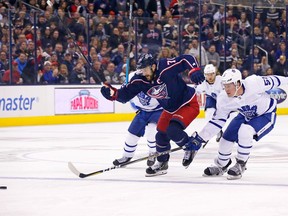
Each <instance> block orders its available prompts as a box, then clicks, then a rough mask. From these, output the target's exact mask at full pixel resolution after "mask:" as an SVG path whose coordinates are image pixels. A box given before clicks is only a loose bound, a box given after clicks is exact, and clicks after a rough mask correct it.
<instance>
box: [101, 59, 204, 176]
mask: <svg viewBox="0 0 288 216" xmlns="http://www.w3.org/2000/svg"><path fill="white" fill-rule="evenodd" d="M137 67H138V72H137V73H136V75H135V76H134V77H133V78H132V79H131V80H130V81H129V83H127V84H126V85H124V86H122V88H120V89H116V88H114V87H112V86H111V85H106V86H103V87H102V88H101V93H102V95H103V96H104V97H105V98H107V99H109V100H117V101H119V102H122V103H126V102H128V101H129V100H131V99H132V98H133V97H134V96H135V95H137V94H138V93H140V92H141V91H142V92H144V93H145V94H147V95H149V96H150V97H152V98H156V99H157V100H158V102H159V104H160V105H161V106H162V107H163V109H164V110H163V112H162V114H161V116H160V119H159V121H158V124H157V131H158V132H157V134H156V150H157V152H164V151H167V150H170V148H171V146H170V140H172V141H174V142H175V143H176V144H177V145H178V146H181V147H182V146H184V145H185V144H187V143H189V142H190V137H189V136H188V135H187V133H186V132H185V131H184V130H185V128H186V127H187V126H188V125H189V124H190V123H191V122H192V121H193V120H194V119H195V118H196V117H197V115H198V114H199V104H198V101H197V97H196V95H195V89H194V88H192V87H189V86H188V85H187V84H186V83H185V82H184V81H183V79H182V77H181V76H180V73H181V72H184V71H186V70H188V71H189V76H190V78H191V80H192V82H194V83H195V84H200V83H202V82H203V81H204V79H205V78H204V75H203V73H202V72H201V70H200V68H199V64H198V62H197V60H196V58H195V57H193V56H191V55H181V56H178V57H176V58H168V59H161V60H159V62H156V61H155V60H154V59H153V57H152V55H150V54H143V55H141V56H140V57H139V59H138V65H137ZM199 148H200V145H199V146H198V145H195V144H192V143H191V144H190V145H189V149H187V150H185V154H184V158H183V162H182V163H183V165H184V166H187V165H189V164H190V163H191V162H192V160H193V157H194V155H195V152H196V151H197V150H198V149H199ZM168 161H169V154H166V155H162V156H159V157H157V163H155V164H154V165H153V166H152V167H149V168H147V169H146V176H155V175H163V174H166V173H167V169H168Z"/></svg>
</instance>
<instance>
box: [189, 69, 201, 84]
mask: <svg viewBox="0 0 288 216" xmlns="http://www.w3.org/2000/svg"><path fill="white" fill-rule="evenodd" d="M189 76H190V79H191V81H192V82H193V83H195V84H196V85H199V84H201V83H202V82H203V81H204V80H205V77H204V74H203V73H202V71H201V69H200V68H193V69H192V70H191V71H190V72H189Z"/></svg>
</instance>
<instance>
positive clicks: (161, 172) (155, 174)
mask: <svg viewBox="0 0 288 216" xmlns="http://www.w3.org/2000/svg"><path fill="white" fill-rule="evenodd" d="M165 174H167V170H162V171H159V172H157V173H154V174H148V173H146V175H145V176H146V177H153V176H159V175H165Z"/></svg>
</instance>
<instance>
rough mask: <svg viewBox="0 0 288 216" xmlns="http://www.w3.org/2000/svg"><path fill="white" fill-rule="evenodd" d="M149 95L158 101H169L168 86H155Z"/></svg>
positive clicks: (149, 91) (148, 92)
mask: <svg viewBox="0 0 288 216" xmlns="http://www.w3.org/2000/svg"><path fill="white" fill-rule="evenodd" d="M147 94H148V95H149V96H150V97H152V98H156V99H168V98H169V96H168V91H167V86H166V84H165V83H163V84H162V85H158V86H153V87H152V88H150V89H149V90H148V91H147Z"/></svg>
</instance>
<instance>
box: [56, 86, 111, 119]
mask: <svg viewBox="0 0 288 216" xmlns="http://www.w3.org/2000/svg"><path fill="white" fill-rule="evenodd" d="M54 98H55V114H56V115H57V114H85V113H114V111H115V110H114V102H111V101H109V100H106V99H105V98H104V97H103V96H102V95H101V92H100V88H55V97H54Z"/></svg>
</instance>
